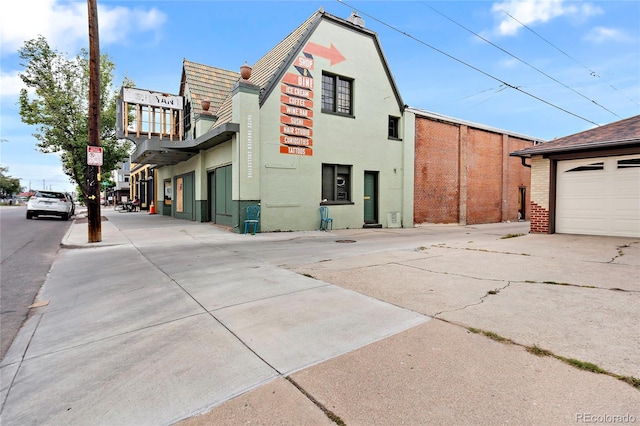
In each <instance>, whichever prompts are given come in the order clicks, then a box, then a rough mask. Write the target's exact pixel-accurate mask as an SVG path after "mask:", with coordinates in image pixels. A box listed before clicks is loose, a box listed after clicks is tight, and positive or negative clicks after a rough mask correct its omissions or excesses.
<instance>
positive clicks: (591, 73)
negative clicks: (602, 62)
mask: <svg viewBox="0 0 640 426" xmlns="http://www.w3.org/2000/svg"><path fill="white" fill-rule="evenodd" d="M500 10H501V11H502V12H503V13H505V14H506V15H507V16H508V17H509V18H511V19H513V20H514V21H516V22H517V23H518V24H520V25H522V26H523V27H525V28H526V29H528V30H529V31H531V32H532V33H533V34H535V35H536V36H538V37H539V38H540V39H541V40H543V41H544V42H546V43H547V44H548V45H550V46H551V47H553V48H554V49H556V50H557V51H559V52H560V53H562V54H563V55H564V56H566V57H567V58H569V59H571V60H572V61H573V62H575V63H576V64H578V65H580V66H581V67H582V68H584V69H586V70H587V71H589V75H591V76H592V77H596V78H602V77H600V74H598V73H597V72H595V71H594V70H592V69H591V68H589V67H588V66H586V65H584V64H583V63H581V62H580V61H578V60H577V59H575V58H574V57H573V56H571V55H569V54H568V53H567V52H565V51H564V50H562V49H560V48H559V47H558V46H556V45H555V44H553V43H551V42H550V41H549V40H547V39H546V38H544V37H542V36H541V35H540V34H538V33H537V32H535V31H534V30H533V29H532V28H531V27H529V26H528V25H526V24H524V23H523V22H520V21H519V20H518V19H516V18H515V17H514V16H513V15H511V14H510V13H509V12H507V11H506V10H504V9H500ZM609 87H611V88H612V89H614V90H616V91H618V92H619V91H620V90H618V88H617V87H615V86H614V85H613V84H609ZM622 96H624V97H625V98H627V100H629V101H631V102H632V103H634V104H636V105H638V106H640V103H638V102H637V101H635V100H633V99H631V98H630V97H628V96H626V95H622Z"/></svg>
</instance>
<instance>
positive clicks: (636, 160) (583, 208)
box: [555, 155, 640, 237]
mask: <svg viewBox="0 0 640 426" xmlns="http://www.w3.org/2000/svg"><path fill="white" fill-rule="evenodd" d="M556 170H557V175H556V220H555V231H556V232H558V233H568V234H587V235H611V236H623V237H640V155H631V156H618V157H598V158H588V159H578V160H565V161H558V165H557V169H556Z"/></svg>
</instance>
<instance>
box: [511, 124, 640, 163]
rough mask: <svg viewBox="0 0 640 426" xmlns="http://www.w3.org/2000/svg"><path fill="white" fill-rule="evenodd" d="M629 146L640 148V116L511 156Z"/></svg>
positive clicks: (513, 153) (555, 140)
mask: <svg viewBox="0 0 640 426" xmlns="http://www.w3.org/2000/svg"><path fill="white" fill-rule="evenodd" d="M629 146H638V147H640V115H636V116H634V117H630V118H627V119H624V120H620V121H616V122H614V123H610V124H606V125H604V126H599V127H596V128H594V129H591V130H585V131H584V132H580V133H575V134H573V135H569V136H565V137H563V138H559V139H554V140H552V141H550V142H545V143H542V144H540V145H536V146H533V147H529V148H526V149H523V150H521V151H516V152H512V153H511V154H510V155H512V156H514V157H530V156H531V155H542V154H551V153H553V154H558V153H561V152H572V151H586V150H597V149H606V148H614V147H629Z"/></svg>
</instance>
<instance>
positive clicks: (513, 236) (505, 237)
mask: <svg viewBox="0 0 640 426" xmlns="http://www.w3.org/2000/svg"><path fill="white" fill-rule="evenodd" d="M523 235H525V234H507V235H505V236H503V237H500V239H501V240H506V239H507V238H516V237H522V236H523Z"/></svg>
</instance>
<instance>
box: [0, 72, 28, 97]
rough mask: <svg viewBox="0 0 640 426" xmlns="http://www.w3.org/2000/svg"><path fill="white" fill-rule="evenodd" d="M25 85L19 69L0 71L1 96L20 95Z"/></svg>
mask: <svg viewBox="0 0 640 426" xmlns="http://www.w3.org/2000/svg"><path fill="white" fill-rule="evenodd" d="M23 87H25V86H24V84H23V83H22V80H21V79H20V77H19V76H18V71H13V72H4V71H0V96H3V97H4V96H18V94H19V93H20V89H22V88H23Z"/></svg>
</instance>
